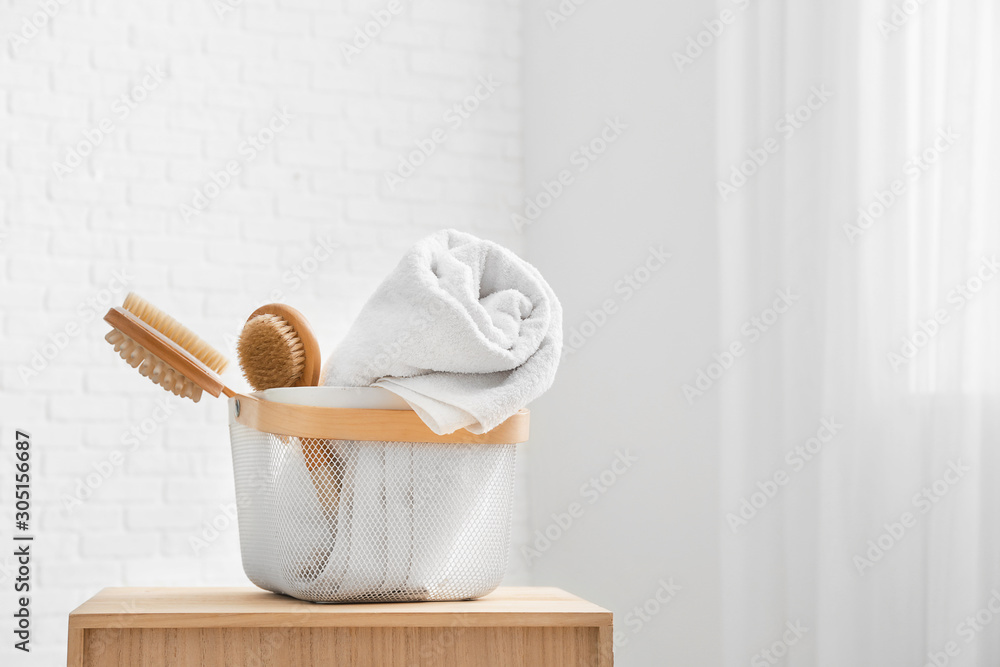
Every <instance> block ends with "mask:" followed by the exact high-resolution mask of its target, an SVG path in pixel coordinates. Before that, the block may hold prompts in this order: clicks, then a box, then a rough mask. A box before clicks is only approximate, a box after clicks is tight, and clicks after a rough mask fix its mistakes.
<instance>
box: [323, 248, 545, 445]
mask: <svg viewBox="0 0 1000 667" xmlns="http://www.w3.org/2000/svg"><path fill="white" fill-rule="evenodd" d="M561 352H562V306H560V305H559V300H558V299H557V298H556V295H555V294H554V293H553V292H552V288H550V287H549V285H548V283H546V282H545V279H544V278H542V275H541V274H540V273H539V272H538V270H537V269H536V268H535V267H533V266H531V265H530V264H528V263H527V262H525V261H524V260H522V259H521V258H520V257H518V256H517V255H515V254H514V253H513V252H511V251H510V250H508V249H506V248H504V247H503V246H500V245H497V244H496V243H493V242H492V241H485V240H483V239H479V238H476V237H475V236H473V235H472V234H467V233H464V232H459V231H455V230H453V229H447V230H442V231H440V232H437V233H435V234H433V235H431V236H428V237H427V238H425V239H423V240H422V241H420V242H418V243H417V244H416V245H415V246H414V247H413V248H411V249H410V250H409V251H408V252H407V253H406V255H405V256H404V257H403V259H402V260H401V261H400V262H399V265H398V266H397V267H396V268H395V269H394V270H393V272H392V273H391V274H390V275H389V276H388V277H387V278H386V279H385V280H384V281H383V282H382V284H381V285H379V287H378V288H377V289H376V290H375V293H374V294H373V295H372V296H371V298H369V300H368V302H367V303H366V304H365V306H364V307H363V308H362V309H361V313H360V314H359V315H358V318H357V320H356V321H355V322H354V325H353V326H352V327H351V329H350V330H349V331H348V332H347V336H346V337H345V338H344V340H343V341H342V342H341V344H340V345H339V346H338V347H337V349H336V350H334V352H333V355H332V356H331V357H330V359H329V360H328V361H327V365H326V368H325V369H324V380H323V383H324V384H326V385H328V386H348V387H359V386H369V385H375V386H379V387H384V388H386V389H388V390H389V391H391V392H393V393H395V394H397V395H399V396H400V397H402V398H403V399H404V400H405V401H406V402H407V403H409V404H410V406H411V407H412V408H413V409H414V411H416V412H417V414H418V415H420V417H421V419H423V420H424V422H425V423H426V424H427V426H428V427H430V429H431V430H432V431H434V432H435V433H438V434H445V433H451V432H453V431H456V430H458V429H460V428H467V429H468V430H469V431H471V432H472V433H485V432H486V431H489V430H491V429H492V428H494V427H496V426H498V425H499V424H501V423H502V422H504V421H505V420H506V419H507V418H508V417H510V416H511V415H513V414H514V413H516V412H517V411H518V410H520V409H521V408H523V407H524V406H526V405H527V404H528V403H530V402H531V401H532V400H534V399H535V398H537V397H538V396H540V395H541V394H542V393H544V392H545V391H546V390H547V389H548V388H549V387H550V386H551V385H552V381H553V379H554V378H555V373H556V367H557V366H558V364H559V356H560V354H561Z"/></svg>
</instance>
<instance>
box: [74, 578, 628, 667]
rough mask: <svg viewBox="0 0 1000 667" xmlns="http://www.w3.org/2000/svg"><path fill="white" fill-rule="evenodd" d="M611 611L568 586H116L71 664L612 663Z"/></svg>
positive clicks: (104, 595) (98, 606)
mask: <svg viewBox="0 0 1000 667" xmlns="http://www.w3.org/2000/svg"><path fill="white" fill-rule="evenodd" d="M611 632H612V623H611V612H609V611H607V610H606V609H602V608H601V607H598V606H597V605H595V604H592V603H590V602H587V601H586V600H583V599H581V598H578V597H576V596H574V595H570V594H569V593H566V592H565V591H562V590H559V589H557V588H500V589H498V590H496V591H494V592H493V593H491V594H490V595H488V596H486V597H484V598H481V599H479V600H472V601H467V602H416V603H396V604H337V605H322V604H314V603H310V602H302V601H300V600H295V599H293V598H289V597H285V596H281V595H275V594H273V593H268V592H266V591H262V590H259V589H256V588H106V589H104V590H102V591H101V592H100V593H98V594H97V595H95V596H94V597H92V598H91V599H90V600H88V601H87V602H85V603H83V604H82V605H80V607H78V608H77V609H76V610H75V611H73V612H72V613H70V616H69V652H68V665H69V667H110V666H114V667H160V666H166V665H170V666H171V667H189V666H190V667H207V666H210V665H219V666H225V667H244V666H246V667H293V666H294V667H306V666H311V665H315V666H320V665H322V666H324V667H325V666H328V665H329V666H339V665H343V666H344V667H347V666H351V667H418V666H421V667H422V666H430V665H433V666H434V667H480V666H482V667H486V666H487V665H488V666H494V665H495V666H497V667H501V666H503V667H512V666H524V667H529V666H530V667H611V665H612V664H613V657H612V645H611Z"/></svg>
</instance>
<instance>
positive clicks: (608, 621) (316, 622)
mask: <svg viewBox="0 0 1000 667" xmlns="http://www.w3.org/2000/svg"><path fill="white" fill-rule="evenodd" d="M477 617H478V618H477ZM75 618H76V624H75V629H76V630H77V631H79V632H83V631H84V630H91V629H95V630H96V629H101V628H118V629H121V628H135V629H152V628H234V627H239V628H448V627H467V628H552V627H572V628H604V627H609V628H610V627H611V626H612V617H611V612H608V613H606V614H604V613H596V612H552V611H546V612H481V613H478V614H477V613H475V612H470V613H455V612H450V613H449V612H441V613H425V614H408V613H405V612H382V613H378V614H342V615H335V614H275V613H270V612H244V613H236V614H232V613H194V612H192V613H189V614H183V613H158V612H149V613H141V614H103V613H94V614H89V613H85V614H77V615H76V616H75Z"/></svg>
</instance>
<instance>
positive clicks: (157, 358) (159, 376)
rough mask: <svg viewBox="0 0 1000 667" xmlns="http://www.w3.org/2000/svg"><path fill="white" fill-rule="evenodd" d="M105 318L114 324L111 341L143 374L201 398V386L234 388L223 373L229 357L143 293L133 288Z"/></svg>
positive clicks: (226, 390) (213, 390)
mask: <svg viewBox="0 0 1000 667" xmlns="http://www.w3.org/2000/svg"><path fill="white" fill-rule="evenodd" d="M104 320H105V321H106V322H107V323H108V324H110V325H111V326H112V327H114V328H113V329H112V330H111V331H110V332H109V333H108V335H107V336H105V337H104V339H105V340H106V341H108V342H109V343H111V344H112V345H114V347H115V352H117V353H118V354H119V356H121V358H122V359H124V360H125V361H126V362H128V364H129V365H130V366H132V368H138V370H139V374H140V375H142V376H145V377H148V378H149V379H150V380H152V381H153V382H155V383H156V384H158V385H160V386H161V387H163V388H164V389H166V390H167V391H170V392H173V393H174V394H176V395H177V396H180V397H182V398H190V399H191V400H192V401H194V402H195V403H197V402H198V401H200V400H201V394H202V391H207V392H208V393H209V394H211V395H212V396H218V395H219V394H220V393H224V394H225V395H226V396H234V395H235V393H234V392H233V391H232V390H231V389H229V388H228V387H226V386H225V385H224V384H223V383H222V379H221V378H220V377H219V375H218V374H219V373H221V372H222V371H223V370H225V368H226V365H227V364H228V363H229V362H228V360H227V359H226V358H225V357H224V356H223V355H222V354H221V353H219V352H218V351H217V350H216V349H215V348H213V347H212V346H211V345H209V344H208V343H206V342H205V341H204V340H202V339H201V338H199V337H198V336H196V335H195V334H194V332H192V331H191V330H190V329H188V328H187V327H185V326H184V325H183V324H181V323H180V322H178V321H177V320H175V319H174V318H172V317H170V316H169V315H167V314H166V313H164V312H163V311H162V310H160V309H159V308H157V307H156V306H154V305H153V304H151V303H149V302H148V301H146V300H145V299H143V298H142V297H140V296H138V295H136V294H135V293H134V292H130V293H129V294H128V296H126V297H125V303H123V304H122V307H121V308H119V307H117V306H115V307H113V308H111V309H110V310H109V311H108V313H107V315H105V316H104Z"/></svg>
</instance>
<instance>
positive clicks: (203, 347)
mask: <svg viewBox="0 0 1000 667" xmlns="http://www.w3.org/2000/svg"><path fill="white" fill-rule="evenodd" d="M122 307H123V308H125V310H127V311H128V312H130V313H132V314H133V315H135V316H136V317H138V318H139V319H140V320H142V321H143V322H145V323H146V324H148V325H149V326H151V327H153V328H154V329H156V330H157V331H159V332H160V333H161V334H163V335H164V336H166V337H167V338H169V339H170V340H172V341H173V342H175V343H177V344H178V345H179V346H181V347H182V348H184V349H185V350H187V351H188V353H190V354H191V355H192V356H194V357H195V358H197V359H198V360H199V361H201V362H202V363H203V364H205V365H206V366H208V367H209V368H211V369H212V370H213V371H215V372H216V373H222V371H224V370H225V369H226V365H227V364H228V363H229V360H228V359H226V358H225V357H224V356H223V355H222V353H220V352H219V351H218V350H216V349H215V348H214V347H212V346H211V345H209V344H208V343H206V342H205V341H204V340H202V339H201V338H199V337H198V336H197V335H196V334H195V333H194V332H193V331H191V330H190V329H188V328H187V327H185V326H184V325H183V324H181V323H180V322H178V321H177V320H175V319H174V318H172V317H170V316H169V315H167V314H166V313H165V312H163V311H162V310H160V309H159V308H157V307H156V306H154V305H153V304H151V303H149V302H148V301H146V300H145V299H143V298H142V297H141V296H138V295H137V294H136V293H135V292H129V294H128V296H126V297H125V303H124V304H122Z"/></svg>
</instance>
